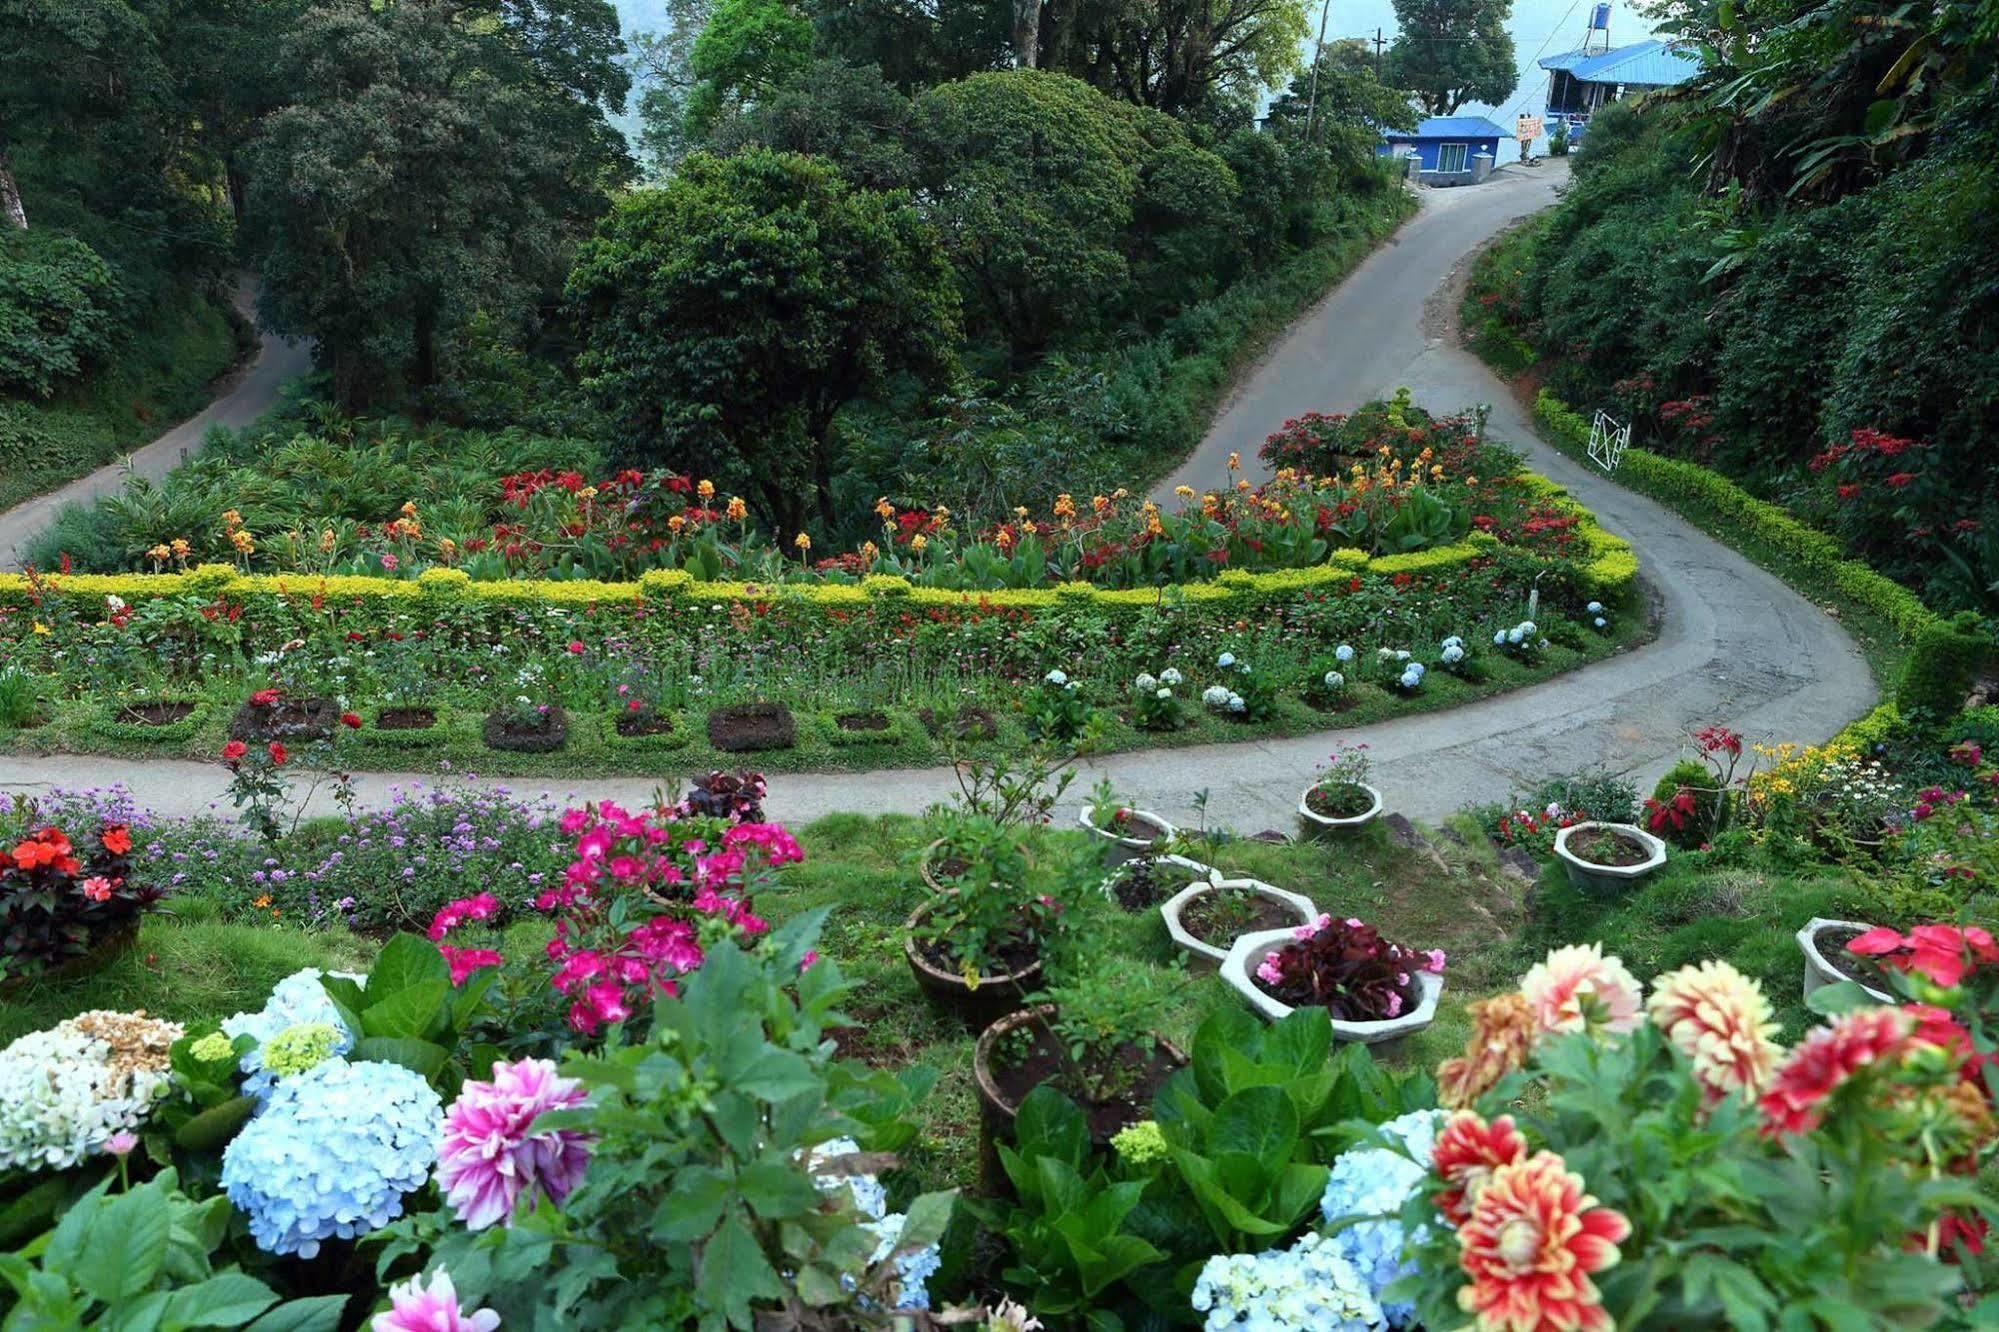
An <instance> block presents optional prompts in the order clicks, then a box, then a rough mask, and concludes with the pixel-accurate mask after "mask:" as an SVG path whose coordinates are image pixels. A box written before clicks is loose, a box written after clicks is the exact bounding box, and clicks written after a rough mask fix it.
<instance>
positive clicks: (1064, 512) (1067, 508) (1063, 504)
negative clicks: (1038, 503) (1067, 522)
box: [1055, 493, 1076, 518]
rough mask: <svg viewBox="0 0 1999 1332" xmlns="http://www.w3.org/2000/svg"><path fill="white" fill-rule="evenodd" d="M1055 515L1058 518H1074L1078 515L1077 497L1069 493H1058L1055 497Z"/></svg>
mask: <svg viewBox="0 0 1999 1332" xmlns="http://www.w3.org/2000/svg"><path fill="white" fill-rule="evenodd" d="M1055 516H1056V517H1057V518H1074V517H1075V516H1076V501H1075V499H1074V498H1072V497H1071V496H1070V495H1068V494H1067V493H1064V494H1061V495H1057V496H1056V497H1055Z"/></svg>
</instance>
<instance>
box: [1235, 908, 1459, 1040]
mask: <svg viewBox="0 0 1999 1332" xmlns="http://www.w3.org/2000/svg"><path fill="white" fill-rule="evenodd" d="M1425 971H1427V972H1430V973H1432V974H1434V975H1442V974H1443V971H1444V950H1443V949H1441V948H1432V949H1431V950H1430V951H1429V952H1427V953H1419V952H1417V951H1416V950H1415V949H1413V948H1405V947H1403V946H1402V945H1401V944H1398V943H1394V942H1392V941H1390V940H1388V939H1385V938H1383V937H1382V935H1381V931H1379V930H1377V929H1375V928H1374V926H1372V925H1369V924H1366V923H1364V922H1362V921H1360V920H1356V919H1353V918H1352V917H1349V918H1348V919H1346V920H1335V919H1333V918H1332V917H1331V916H1330V915H1322V916H1320V917H1319V918H1318V920H1316V921H1314V922H1313V923H1312V924H1310V925H1300V926H1299V927H1298V929H1297V930H1296V931H1295V933H1294V935H1293V938H1292V940H1291V942H1290V943H1287V944H1284V945H1282V946H1281V947H1278V948H1276V949H1273V950H1272V951H1270V952H1269V953H1267V954H1265V955H1264V958H1263V961H1262V962H1261V963H1259V964H1258V965H1257V968H1256V979H1257V980H1258V981H1259V982H1260V983H1261V984H1262V986H1263V989H1264V990H1265V992H1266V993H1268V994H1270V995H1271V996H1272V997H1273V998H1275V999H1278V1000H1280V1001H1281V1002H1283V1003H1287V1004H1289V1005H1291V1006H1292V1007H1293V1008H1323V1009H1325V1010H1326V1011H1327V1012H1328V1013H1330V1014H1331V1015H1332V1016H1333V1017H1335V1018H1337V1019H1339V1020H1340V1021H1342V1022H1382V1021H1386V1020H1387V1019H1389V1018H1395V1017H1400V1016H1402V1015H1403V1014H1404V1013H1407V1012H1410V1011H1411V1010H1413V1009H1414V1008H1415V1007H1416V1005H1417V1003H1418V1002H1419V1001H1420V1000H1421V997H1422V993H1421V989H1420V987H1419V985H1418V982H1417V976H1418V974H1419V973H1422V972H1425Z"/></svg>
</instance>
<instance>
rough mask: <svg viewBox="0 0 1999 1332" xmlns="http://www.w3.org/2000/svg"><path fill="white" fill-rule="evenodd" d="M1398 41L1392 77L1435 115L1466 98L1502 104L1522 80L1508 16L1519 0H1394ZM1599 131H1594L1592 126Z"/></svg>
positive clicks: (1391, 53) (1453, 110)
mask: <svg viewBox="0 0 1999 1332" xmlns="http://www.w3.org/2000/svg"><path fill="white" fill-rule="evenodd" d="M1394 2H1395V27H1396V35H1395V44H1394V45H1392V46H1390V47H1389V48H1388V65H1387V70H1386V74H1387V79H1388V82H1389V83H1390V84H1392V85H1394V86H1395V87H1397V88H1407V89H1409V90H1410V91H1411V92H1413V93H1414V94H1415V95H1416V99H1417V101H1419V102H1421V103H1422V105H1423V109H1424V110H1425V111H1427V112H1429V114H1431V115H1433V116H1448V115H1453V114H1455V113H1456V112H1457V109H1458V108H1459V107H1461V106H1463V105H1464V104H1465V103H1466V102H1484V103H1486V104H1487V105H1497V104H1500V103H1503V102H1505V101H1506V99H1507V98H1509V97H1511V96H1512V95H1513V89H1514V86H1515V84H1517V83H1518V82H1519V78H1520V76H1519V72H1518V70H1517V69H1516V68H1515V66H1514V55H1513V36H1512V34H1511V33H1509V32H1508V31H1507V27H1506V25H1507V21H1508V20H1509V19H1510V18H1512V16H1513V0H1394ZM1592 132H1594V131H1592Z"/></svg>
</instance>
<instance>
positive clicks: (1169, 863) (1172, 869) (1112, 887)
mask: <svg viewBox="0 0 1999 1332" xmlns="http://www.w3.org/2000/svg"><path fill="white" fill-rule="evenodd" d="M1143 859H1145V857H1143V856H1133V857H1132V858H1131V859H1130V860H1121V861H1119V862H1118V863H1117V864H1116V865H1113V866H1112V867H1111V872H1110V873H1109V874H1106V875H1105V876H1104V877H1103V880H1102V882H1100V883H1099V884H1098V885H1097V891H1099V892H1101V893H1102V894H1103V895H1104V896H1105V897H1108V898H1110V899H1111V900H1112V901H1116V900H1117V882H1118V879H1119V878H1121V877H1122V876H1123V875H1124V872H1125V867H1126V866H1128V865H1133V864H1136V863H1138V862H1139V861H1141V860H1143ZM1152 863H1153V864H1154V865H1157V866H1160V867H1162V868H1163V869H1164V871H1165V873H1166V874H1167V876H1168V877H1169V878H1175V879H1178V878H1183V877H1184V878H1186V879H1189V880H1191V881H1192V882H1191V883H1190V884H1189V887H1196V888H1198V887H1200V886H1201V885H1203V884H1209V883H1215V882H1217V881H1218V880H1220V878H1221V877H1222V872H1221V871H1220V870H1218V869H1213V868H1210V867H1209V866H1207V865H1203V864H1202V863H1201V862H1200V861H1198V860H1192V859H1189V858H1188V857H1186V856H1154V857H1153V858H1152ZM1160 905H1162V906H1164V905H1165V904H1164V903H1161V904H1160Z"/></svg>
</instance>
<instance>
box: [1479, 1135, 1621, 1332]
mask: <svg viewBox="0 0 1999 1332" xmlns="http://www.w3.org/2000/svg"><path fill="white" fill-rule="evenodd" d="M1630 1234H1631V1223H1630V1222H1629V1221H1627V1220H1626V1219H1625V1218H1624V1214H1623V1213H1622V1212H1619V1211H1616V1210H1615V1209H1613V1208H1609V1207H1599V1206H1598V1205H1597V1201H1596V1199H1595V1198H1592V1197H1591V1196H1590V1195H1589V1194H1587V1193H1585V1192H1583V1181H1582V1176H1580V1175H1578V1174H1576V1173H1575V1172H1574V1171H1572V1170H1570V1169H1569V1168H1568V1165H1567V1163H1566V1162H1564V1161H1563V1160H1562V1158H1561V1157H1559V1156H1557V1155H1555V1154H1554V1153H1553V1152H1537V1153H1535V1154H1534V1155H1533V1156H1531V1157H1529V1158H1528V1159H1526V1160H1524V1161H1515V1162H1513V1163H1511V1164H1509V1165H1503V1166H1500V1167H1499V1168H1498V1169H1496V1170H1494V1171H1493V1172H1492V1177H1491V1178H1490V1179H1488V1180H1486V1182H1485V1187H1484V1188H1482V1189H1480V1190H1479V1191H1478V1199H1477V1201H1476V1202H1474V1203H1473V1204H1472V1207H1471V1215H1470V1216H1468V1217H1467V1218H1466V1219H1465V1223H1464V1224H1463V1225H1461V1226H1459V1227H1458V1262H1459V1265H1460V1266H1461V1267H1463V1268H1464V1272H1465V1275H1466V1276H1467V1277H1469V1278H1470V1280H1469V1281H1468V1282H1467V1283H1466V1284H1465V1285H1464V1286H1462V1287H1460V1288H1459V1290H1458V1307H1459V1308H1461V1309H1463V1310H1464V1311H1465V1312H1466V1313H1468V1314H1471V1315H1473V1316H1474V1318H1475V1319H1476V1320H1477V1323H1476V1326H1477V1328H1478V1332H1613V1329H1614V1328H1615V1326H1616V1324H1615V1323H1613V1322H1612V1320H1611V1317H1610V1314H1609V1313H1608V1312H1607V1311H1606V1310H1605V1309H1604V1307H1603V1297H1602V1295H1601V1294H1600V1293H1599V1292H1598V1290H1597V1288H1596V1283H1595V1282H1593V1281H1591V1280H1590V1276H1591V1275H1592V1274H1593V1273H1596V1272H1601V1271H1603V1270H1604V1269H1605V1268H1608V1267H1613V1266H1615V1265H1616V1263H1617V1260H1618V1256H1619V1255H1618V1252H1617V1246H1618V1244H1619V1243H1620V1242H1622V1241H1623V1240H1624V1239H1625V1238H1626V1237H1627V1236H1629V1235H1630Z"/></svg>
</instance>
